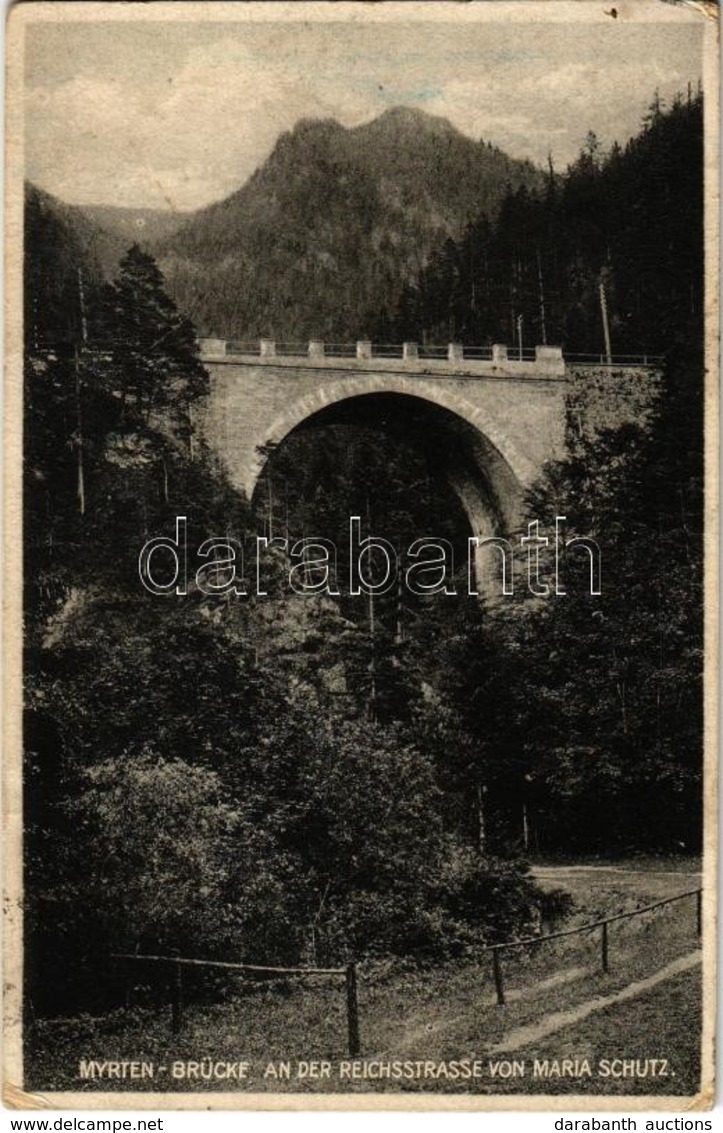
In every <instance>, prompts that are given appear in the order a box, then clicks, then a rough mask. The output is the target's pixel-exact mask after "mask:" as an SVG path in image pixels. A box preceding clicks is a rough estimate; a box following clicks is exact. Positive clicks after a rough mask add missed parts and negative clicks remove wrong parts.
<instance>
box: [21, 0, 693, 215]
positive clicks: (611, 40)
mask: <svg viewBox="0 0 723 1133" xmlns="http://www.w3.org/2000/svg"><path fill="white" fill-rule="evenodd" d="M268 7H269V8H270V7H271V6H270V5H269V6H268ZM362 7H363V8H364V9H366V8H368V6H367V5H364V6H360V8H362ZM702 22H703V21H702V20H697V21H696V22H678V21H676V20H674V19H670V21H669V22H666V21H664V22H662V23H657V22H656V23H642V24H635V23H629V22H626V21H624V20H622V19H608V20H606V21H605V22H600V20H599V19H598V20H596V22H595V23H594V24H590V23H589V22H582V23H568V24H566V23H559V22H558V23H544V24H539V23H538V24H532V23H530V22H529V21H526V22H522V21H520V22H516V23H515V22H511V21H506V22H499V21H498V22H490V21H489V20H487V21H482V22H476V23H475V22H470V21H468V20H464V19H463V20H459V21H457V22H449V21H447V22H444V23H437V22H434V21H424V22H422V21H420V20H417V22H412V21H409V22H406V21H405V22H401V19H400V20H396V21H394V22H391V21H386V22H383V23H372V22H368V21H367V22H365V21H364V20H356V21H354V22H350V21H346V22H345V21H341V20H340V21H336V20H334V21H329V20H326V21H325V22H322V23H316V22H313V21H312V22H304V21H301V20H296V21H295V22H293V23H289V22H288V21H282V20H280V19H276V20H274V21H268V22H261V21H259V20H256V21H254V22H244V21H241V22H234V23H229V22H218V21H216V22H213V23H211V22H201V21H192V22H191V21H188V20H185V21H177V22H169V21H164V22H158V21H143V22H138V21H128V22H124V21H118V20H113V21H111V22H100V21H91V22H88V21H83V22H77V23H71V22H64V23H62V24H61V23H31V24H29V26H28V27H27V30H26V54H25V167H26V176H27V177H28V178H29V179H30V180H31V181H33V182H34V183H35V184H37V185H39V186H40V187H41V188H44V189H46V190H47V191H48V192H51V193H53V194H55V195H56V196H58V197H60V198H61V199H62V200H64V201H66V202H69V203H74V204H86V205H87V204H111V205H124V206H130V207H152V208H164V209H173V210H186V209H193V208H198V207H201V206H203V205H206V204H210V203H211V202H212V201H215V200H219V199H221V198H223V197H225V196H227V195H228V194H229V193H231V192H233V191H234V190H235V189H238V188H239V187H240V186H241V185H242V184H243V183H244V182H245V181H246V180H247V179H248V177H249V176H250V175H251V173H253V171H254V169H256V168H257V167H258V166H259V165H260V164H261V163H262V162H263V161H264V160H265V159H266V157H267V156H268V155H269V153H270V152H271V150H272V148H273V146H274V143H275V141H276V139H277V138H278V136H279V134H281V133H282V132H284V131H285V130H289V129H291V128H292V127H293V126H294V123H295V122H296V121H297V120H298V119H299V118H309V117H314V118H328V117H332V118H336V119H337V120H338V121H339V122H341V123H342V124H343V125H344V126H347V127H353V126H356V125H360V124H362V123H363V122H367V121H370V120H371V119H372V118H375V117H376V116H377V115H379V114H380V113H382V112H383V111H384V110H386V109H388V108H389V107H391V106H398V105H404V106H411V107H416V108H418V109H421V110H426V111H428V112H429V113H432V114H437V115H441V116H443V117H445V118H448V119H449V121H450V122H452V123H453V125H455V126H456V127H457V128H458V129H459V130H461V131H462V132H463V133H465V134H467V135H469V136H470V137H473V138H483V139H484V140H485V141H491V142H493V143H494V144H495V145H497V146H499V147H500V148H501V149H503V150H505V151H506V152H508V153H509V154H511V155H512V156H514V157H527V158H530V159H532V160H533V161H535V162H537V163H540V164H546V163H547V156H548V153H552V156H553V160H554V164H555V167H556V168H557V169H559V170H562V169H564V168H565V166H566V165H567V163H568V162H570V161H572V160H574V158H575V156H576V155H577V153H578V152H579V150H580V146H581V144H582V142H583V140H584V138H585V135H586V134H587V132H588V130H594V131H595V132H596V133H597V134H598V135H599V136H600V138H601V139H602V142H603V145H605V146H607V145H609V144H611V143H612V141H613V140H616V139H617V140H618V141H620V142H621V143H624V142H625V141H626V140H627V138H629V137H631V136H632V135H633V134H635V133H637V132H638V130H639V129H640V126H641V122H642V118H643V115H644V113H645V110H646V108H647V106H648V105H649V103H650V101H651V99H652V96H653V92H654V91H655V89H656V88H657V89H659V91H660V94H661V96H662V97H663V98H664V99H669V98H670V97H672V95H673V94H674V93H675V92H676V91H685V90H686V87H687V84H688V82H692V83H693V84H694V86H695V85H696V84H697V82H698V80H699V78H700V77H701V43H702V35H701V30H702V27H701V25H702Z"/></svg>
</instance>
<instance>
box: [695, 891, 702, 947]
mask: <svg viewBox="0 0 723 1133" xmlns="http://www.w3.org/2000/svg"><path fill="white" fill-rule="evenodd" d="M695 927H696V931H697V933H698V936H702V935H703V890H702V889H699V890H698V892H697V893H696V895H695Z"/></svg>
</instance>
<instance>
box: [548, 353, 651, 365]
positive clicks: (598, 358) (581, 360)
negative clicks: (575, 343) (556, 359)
mask: <svg viewBox="0 0 723 1133" xmlns="http://www.w3.org/2000/svg"><path fill="white" fill-rule="evenodd" d="M565 361H566V362H570V363H572V365H583V366H589V365H592V366H660V365H661V364H662V362H663V355H662V354H613V355H611V356H610V357H609V358H608V356H607V355H606V354H565Z"/></svg>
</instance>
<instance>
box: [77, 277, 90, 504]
mask: <svg viewBox="0 0 723 1133" xmlns="http://www.w3.org/2000/svg"><path fill="white" fill-rule="evenodd" d="M78 307H79V310H80V342H81V347H80V350H78V347H77V346H76V348H75V410H76V426H77V441H76V448H77V452H78V481H77V483H78V488H77V494H78V510H79V511H80V514H81V515H85V468H84V466H83V411H82V405H81V392H82V389H81V378H80V371H81V365H80V354H81V352H84V351H85V348H86V346H87V345H88V321H87V319H86V316H85V295H84V293H83V273H82V271H81V269H80V268H78Z"/></svg>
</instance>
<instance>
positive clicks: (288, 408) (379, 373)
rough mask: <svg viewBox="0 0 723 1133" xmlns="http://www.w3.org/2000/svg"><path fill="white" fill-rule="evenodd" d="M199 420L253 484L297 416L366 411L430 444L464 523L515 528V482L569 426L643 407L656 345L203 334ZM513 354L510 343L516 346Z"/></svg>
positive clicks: (535, 471)
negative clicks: (206, 377)
mask: <svg viewBox="0 0 723 1133" xmlns="http://www.w3.org/2000/svg"><path fill="white" fill-rule="evenodd" d="M200 347H201V356H202V360H203V362H204V365H205V366H206V368H207V370H208V371H209V374H210V377H211V388H210V395H209V397H208V399H207V402H206V404H205V406H204V408H203V410H202V413H201V417H200V420H199V425H200V429H201V431H202V433H203V435H204V437H205V439H206V441H207V442H208V443H209V445H210V447H211V448H212V450H213V451H215V453H216V454H217V455H218V456H219V457H220V459H221V461H222V464H223V465H224V466H225V469H226V471H227V473H228V475H229V477H230V479H231V482H232V483H233V484H234V485H235V486H236V487H238V488H240V489H242V490H243V491H245V492H246V494H247V495H248V497H249V498H251V497H252V495H253V492H254V489H255V487H256V484H257V482H258V479H259V477H260V475H261V473H262V470H263V466H264V463H265V461H266V459H267V457H268V453H269V452H270V451H271V450H273V448H274V447H275V446H277V445H279V444H280V443H281V442H282V441H283V440H284V438H285V437H287V436H288V435H289V434H290V433H292V432H294V431H295V430H298V429H305V428H309V427H313V426H314V425H315V424H321V423H325V422H332V421H339V420H347V421H348V420H355V419H356V420H370V419H371V420H376V421H378V422H382V423H383V424H384V425H385V426H386V427H388V428H390V429H392V430H393V429H399V430H403V431H404V435H405V436H410V435H413V436H414V438H415V439H416V440H417V441H418V443H419V444H420V445H422V446H433V447H434V454H435V460H436V463H437V465H438V466H440V467H442V468H443V469H444V474H445V475H446V477H447V479H448V482H449V483H450V484H451V486H452V487H453V489H454V490H455V492H456V493H457V495H458V497H459V498H460V500H461V502H462V504H463V507H464V509H465V512H466V514H467V517H468V519H469V523H470V527H471V531H472V533H473V534H474V535H478V536H483V535H489V534H509V533H512V532H514V531H515V530H517V529H518V527H519V523H520V515H521V504H522V499H523V495H524V491H525V489H526V488H527V487H528V486H529V485H530V484H531V483H532V481H533V480H534V479H535V478H536V477H537V476H538V475H539V474H540V472H541V471H542V469H543V466H544V464H545V463H546V462H547V461H550V460H554V459H557V458H559V457H561V456H562V455H563V451H564V445H565V439H566V432H567V430H568V429H569V428H572V429H573V430H574V431H575V432H578V433H585V432H588V433H589V432H590V431H593V432H594V431H596V430H597V429H599V428H601V427H604V426H614V425H618V424H621V423H623V422H625V421H638V422H640V421H641V420H643V419H644V417H645V415H646V414H647V413H648V412H649V411H650V409H651V407H652V403H653V400H654V396H655V389H656V388H657V383H658V378H659V361H660V360H659V359H648V358H642V357H638V358H632V357H631V358H622V359H606V358H604V357H602V358H601V357H600V356H589V357H587V358H579V357H578V358H565V357H563V353H562V350H561V349H560V348H559V347H553V346H538V347H535V348H534V349H531V350H524V351H521V352H518V351H515V355H514V356H513V355H512V354H511V353H510V352H508V350H507V348H506V347H505V346H492V347H463V346H461V345H459V344H456V343H452V344H450V345H449V346H446V347H421V346H417V345H416V344H414V343H405V344H403V345H400V346H392V347H390V346H386V347H377V346H375V345H374V344H372V343H370V342H357V343H356V344H353V345H350V346H346V345H344V346H338V345H337V346H328V345H325V344H324V343H321V342H311V343H309V344H303V345H301V344H280V343H275V342H272V341H270V340H262V341H261V342H260V343H253V344H250V343H234V342H231V341H226V340H223V339H215V338H206V339H202V340H201V342H200ZM520 355H521V356H520Z"/></svg>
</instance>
